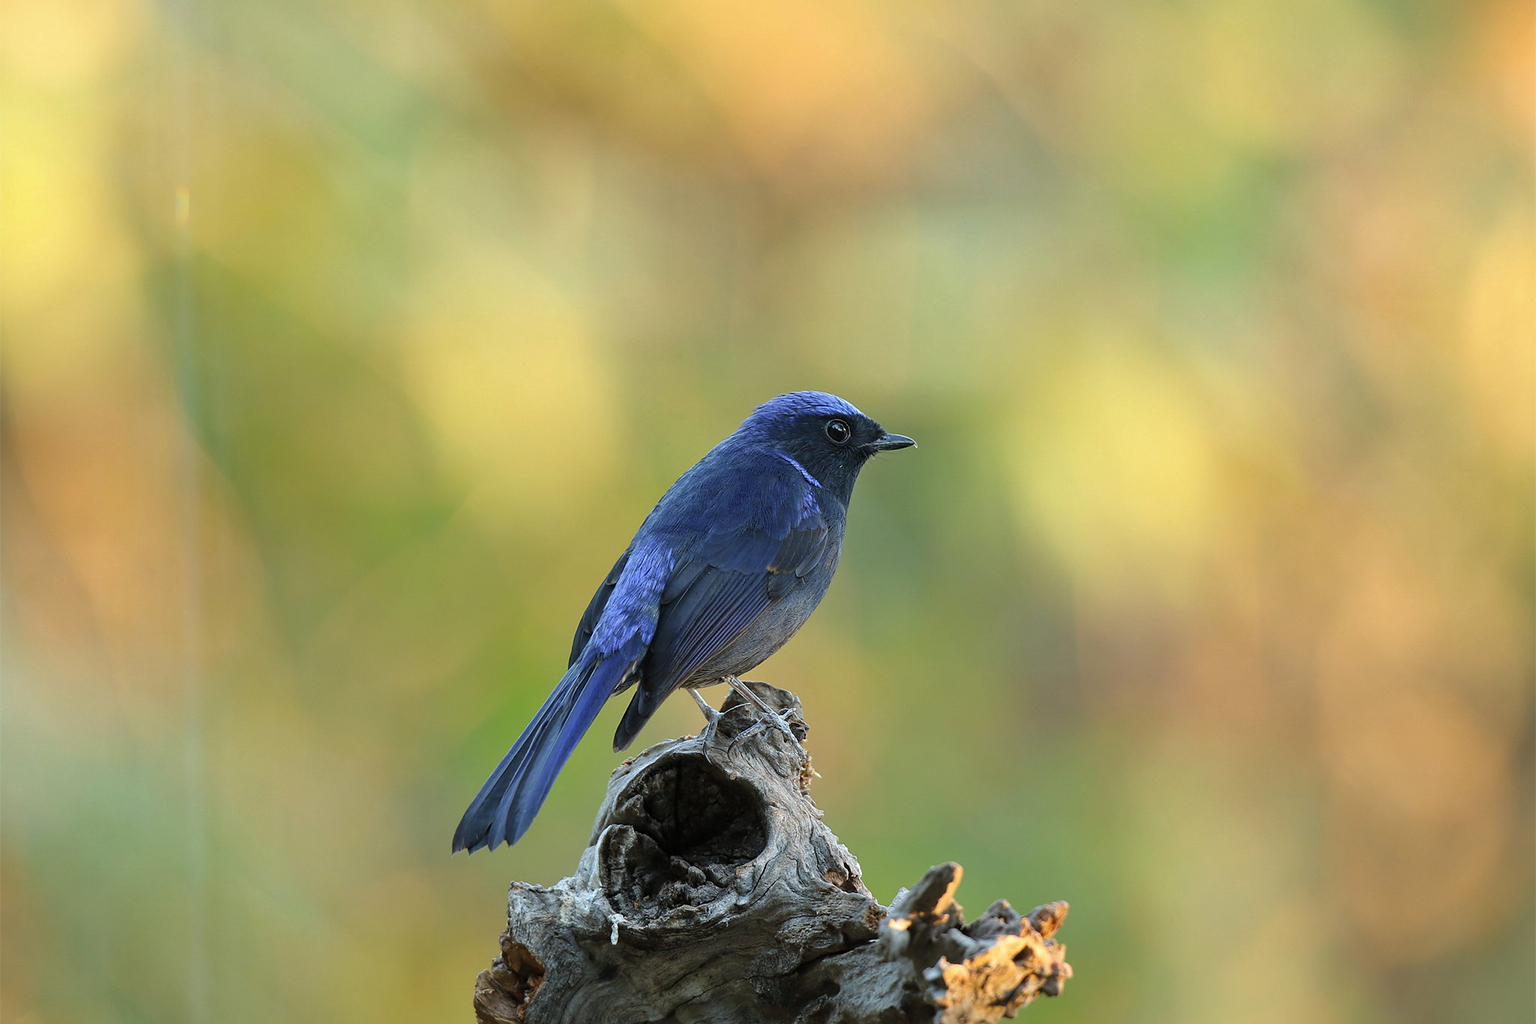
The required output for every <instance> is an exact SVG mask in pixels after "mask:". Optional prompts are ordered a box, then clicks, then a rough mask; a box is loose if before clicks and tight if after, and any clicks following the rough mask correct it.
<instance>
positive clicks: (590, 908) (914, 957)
mask: <svg viewBox="0 0 1536 1024" xmlns="http://www.w3.org/2000/svg"><path fill="white" fill-rule="evenodd" d="M750 685H751V686H752V687H753V689H754V690H755V691H756V692H757V693H758V694H759V695H761V696H762V697H763V699H764V700H765V701H767V702H768V704H769V705H771V706H774V707H778V708H782V709H788V710H789V715H788V720H789V722H790V726H791V728H792V729H793V730H794V731H795V734H796V735H797V736H798V737H800V738H801V739H804V738H805V735H806V726H805V723H804V720H803V719H802V718H801V717H800V702H799V699H798V698H796V697H795V695H794V694H792V693H789V692H787V691H784V690H778V689H775V688H773V687H771V686H767V685H765V684H763V683H752V684H750ZM722 710H723V713H722V715H721V717H720V718H719V720H718V721H716V722H715V723H713V724H712V725H710V726H708V727H706V728H705V730H704V732H703V734H702V735H700V736H697V737H686V738H683V739H678V740H668V741H667V742H665V743H658V744H656V745H655V746H653V747H650V748H649V749H647V750H645V751H643V752H642V753H640V754H639V755H638V756H636V757H634V758H632V759H631V760H629V761H626V762H624V764H623V765H621V766H620V767H619V768H618V770H617V771H615V772H614V773H613V778H612V779H611V780H610V782H609V784H608V795H607V798H606V799H605V800H604V801H603V806H602V809H601V810H600V811H599V812H598V815H597V823H596V824H595V825H594V826H593V830H592V840H591V845H589V846H588V847H587V849H586V851H585V852H584V853H583V854H582V856H581V861H580V863H579V864H578V866H577V868H576V873H575V874H574V875H572V876H571V877H569V878H566V879H563V880H561V881H560V882H559V883H557V884H556V885H553V886H550V887H548V888H546V887H544V886H538V885H529V884H527V883H524V882H513V883H512V887H511V891H510V893H509V895H508V900H507V930H506V932H505V933H504V934H503V935H502V937H501V955H500V956H498V957H497V958H496V959H495V961H494V962H493V963H492V965H491V968H490V970H487V971H482V972H481V973H480V976H479V978H478V979H476V983H475V1013H476V1016H477V1017H478V1018H479V1020H480V1021H481V1024H511V1022H519V1024H556V1022H560V1024H639V1022H652V1021H658V1022H659V1021H665V1022H675V1024H694V1022H704V1021H709V1022H735V1021H740V1022H766V1024H778V1022H786V1024H787V1022H806V1024H809V1022H813V1021H814V1022H817V1024H905V1022H912V1024H918V1022H922V1024H930V1022H939V1024H970V1022H982V1021H996V1020H999V1019H1000V1018H1002V1017H1012V1016H1013V1015H1014V1014H1016V1013H1017V1012H1018V1010H1019V1008H1020V1007H1022V1006H1024V1005H1025V1004H1026V1003H1028V1002H1029V1001H1030V1000H1032V999H1034V998H1035V996H1037V995H1047V996H1054V995H1058V994H1060V992H1061V986H1062V983H1063V982H1064V981H1066V979H1067V978H1070V977H1071V976H1072V968H1071V967H1070V966H1069V965H1068V964H1067V962H1066V960H1065V954H1066V947H1064V946H1060V945H1058V944H1057V943H1056V942H1055V941H1054V940H1053V939H1052V936H1053V935H1054V934H1055V932H1056V929H1057V927H1058V926H1059V925H1060V924H1061V922H1062V919H1063V918H1065V917H1066V914H1067V904H1066V903H1060V902H1058V903H1048V904H1046V905H1045V906H1042V907H1039V908H1037V909H1036V910H1034V911H1033V912H1031V913H1030V914H1029V915H1028V916H1025V917H1021V916H1020V915H1019V914H1018V913H1016V912H1015V911H1014V910H1013V908H1012V907H1010V906H1009V905H1008V903H1007V902H1006V901H1003V900H999V901H997V902H996V903H994V904H992V906H991V907H990V908H988V910H987V912H986V913H985V914H983V915H982V916H981V917H979V918H978V919H976V920H975V921H973V922H971V923H970V924H965V923H964V921H963V919H962V917H961V908H960V906H959V904H957V903H955V901H954V891H955V887H956V886H957V885H959V883H960V866H959V865H958V864H953V863H951V864H941V865H939V866H938V867H935V868H932V869H930V870H929V871H928V873H927V874H926V875H925V876H924V877H923V879H922V880H921V881H919V882H918V883H917V885H915V886H914V887H913V888H912V889H910V890H903V891H902V892H901V893H899V894H898V895H897V897H896V900H895V902H894V903H893V904H892V905H891V907H890V908H889V909H887V908H886V907H883V906H881V905H880V904H879V903H878V902H876V901H875V899H874V897H873V896H871V895H870V893H869V890H868V889H866V888H865V887H864V883H863V881H862V880H861V879H860V874H859V863H858V861H856V860H854V858H853V855H852V854H851V853H849V852H848V850H847V849H846V848H845V847H844V846H843V845H842V844H841V843H840V842H838V840H837V837H836V836H835V835H833V834H832V831H831V830H830V829H829V828H827V826H826V825H825V824H823V823H822V820H821V811H820V810H819V809H818V808H817V807H816V805H815V803H814V802H812V800H811V798H810V780H811V777H812V774H813V773H812V772H811V767H810V758H809V756H808V755H807V754H806V753H805V751H804V750H803V749H802V748H801V747H800V746H799V745H798V744H796V743H793V742H791V741H790V740H789V737H788V736H786V735H785V734H784V733H783V732H782V731H780V730H779V729H777V728H774V727H772V726H767V727H764V726H763V725H761V724H759V723H760V718H759V714H758V713H757V712H755V711H754V710H753V709H752V708H751V707H750V706H749V705H745V704H744V703H743V702H742V700H741V699H740V697H738V696H737V695H736V694H734V693H732V694H731V697H730V699H728V700H727V702H726V705H725V708H724V709H722Z"/></svg>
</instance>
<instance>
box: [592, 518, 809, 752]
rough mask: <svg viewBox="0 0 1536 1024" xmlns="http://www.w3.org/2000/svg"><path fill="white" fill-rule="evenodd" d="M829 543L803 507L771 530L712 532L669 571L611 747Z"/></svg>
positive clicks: (793, 582) (789, 586)
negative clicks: (789, 521)
mask: <svg viewBox="0 0 1536 1024" xmlns="http://www.w3.org/2000/svg"><path fill="white" fill-rule="evenodd" d="M836 543H837V541H836V537H835V533H834V531H833V529H832V528H831V526H830V524H828V523H827V521H826V520H825V519H824V518H823V517H822V516H821V514H820V513H819V512H817V511H815V510H814V509H810V508H806V509H803V510H801V511H799V512H798V513H797V516H796V519H795V520H794V522H793V525H786V526H784V527H783V528H781V529H778V530H774V529H771V528H766V527H745V528H743V527H732V526H729V525H726V526H720V527H717V528H715V529H713V530H711V531H710V532H709V533H708V534H707V535H706V536H705V537H704V539H703V540H702V541H701V542H700V543H698V544H697V545H696V546H695V547H694V548H693V549H692V550H691V551H690V552H689V553H688V555H687V557H686V559H685V560H683V561H681V562H679V564H677V565H676V566H675V567H674V569H673V572H672V577H671V579H670V580H669V581H668V583H667V587H666V589H665V591H663V593H662V597H661V608H660V615H659V617H658V619H657V623H656V635H655V636H654V637H653V638H652V640H651V645H650V652H649V654H648V655H647V656H646V658H645V661H644V663H643V665H642V667H641V670H640V687H639V691H638V692H637V693H636V694H635V697H634V700H633V702H632V703H631V705H630V708H629V710H628V711H626V713H625V715H624V720H623V721H622V722H621V723H620V726H619V732H618V735H617V736H615V738H614V742H615V746H616V747H620V748H622V747H624V746H627V745H628V744H629V742H630V741H631V740H633V739H634V735H635V734H636V733H638V732H639V729H640V727H641V726H642V725H643V724H644V723H645V721H646V720H647V719H648V718H650V716H651V715H652V714H653V713H654V712H655V710H656V708H657V707H659V706H660V704H661V702H662V701H663V700H665V699H666V698H667V696H668V695H669V694H671V693H672V691H673V690H675V689H677V687H678V686H680V685H682V683H684V682H685V681H686V680H687V679H688V677H689V676H690V675H691V674H692V673H693V672H694V670H695V669H697V668H699V666H701V665H703V664H704V663H705V662H707V661H708V660H709V659H710V658H712V657H714V656H715V655H716V654H718V653H719V652H720V651H721V650H723V649H724V648H725V647H726V645H728V644H729V643H730V642H731V641H732V640H734V639H735V638H736V637H737V635H739V634H740V633H741V632H742V630H744V629H746V628H747V627H748V626H750V625H751V624H752V622H753V621H754V620H756V619H757V618H758V616H760V615H762V614H763V613H764V612H765V611H767V610H768V609H769V608H770V607H772V606H773V605H774V604H775V603H776V602H778V601H779V600H781V599H782V598H783V597H784V596H785V595H786V594H788V593H789V592H790V591H792V590H793V589H794V588H795V587H796V586H797V585H798V584H799V583H800V581H801V580H803V579H804V578H805V577H806V576H807V575H809V574H810V573H811V571H812V570H813V569H815V568H816V567H817V566H818V565H822V564H824V562H825V561H826V559H828V558H829V557H831V556H832V555H833V554H834V552H833V550H832V549H833V547H834V546H835V545H836Z"/></svg>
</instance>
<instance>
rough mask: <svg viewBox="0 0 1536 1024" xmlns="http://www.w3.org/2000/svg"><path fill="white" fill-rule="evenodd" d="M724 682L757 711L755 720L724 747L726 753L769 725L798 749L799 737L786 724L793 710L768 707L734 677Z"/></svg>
mask: <svg viewBox="0 0 1536 1024" xmlns="http://www.w3.org/2000/svg"><path fill="white" fill-rule="evenodd" d="M726 682H727V683H728V684H729V685H730V687H731V689H732V690H735V691H736V693H738V694H740V695H741V697H742V698H743V699H745V701H746V702H747V704H750V705H751V706H752V707H755V708H756V709H757V711H758V717H757V720H756V721H754V722H753V723H752V724H751V725H749V726H747V727H746V728H745V729H743V730H742V731H741V732H739V733H737V734H736V735H735V736H734V737H733V738H732V739H731V742H730V744H729V745H728V746H727V747H726V750H727V751H729V750H731V749H733V748H734V747H735V746H736V744H738V743H740V742H741V741H742V740H744V739H746V738H747V737H748V736H751V735H753V734H755V733H757V732H759V731H760V730H762V729H766V728H768V726H770V725H772V726H773V727H775V728H776V729H778V730H779V731H780V732H782V733H783V734H784V735H785V736H788V737H789V741H790V742H791V743H793V744H794V745H795V746H797V747H798V746H800V745H801V744H800V737H799V736H796V735H795V730H794V729H792V728H790V725H789V722H788V718H789V716H790V714H792V713H793V711H794V709H793V708H785V709H783V710H782V711H780V710H779V709H777V708H773V707H769V706H768V703H767V702H766V701H764V700H763V699H762V698H761V697H759V696H758V695H757V694H756V693H755V692H754V691H753V690H752V688H751V687H750V686H748V685H747V684H746V683H744V682H742V681H741V680H740V679H737V678H735V677H731V678H729V679H727V680H726ZM742 706H745V705H738V707H742Z"/></svg>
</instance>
